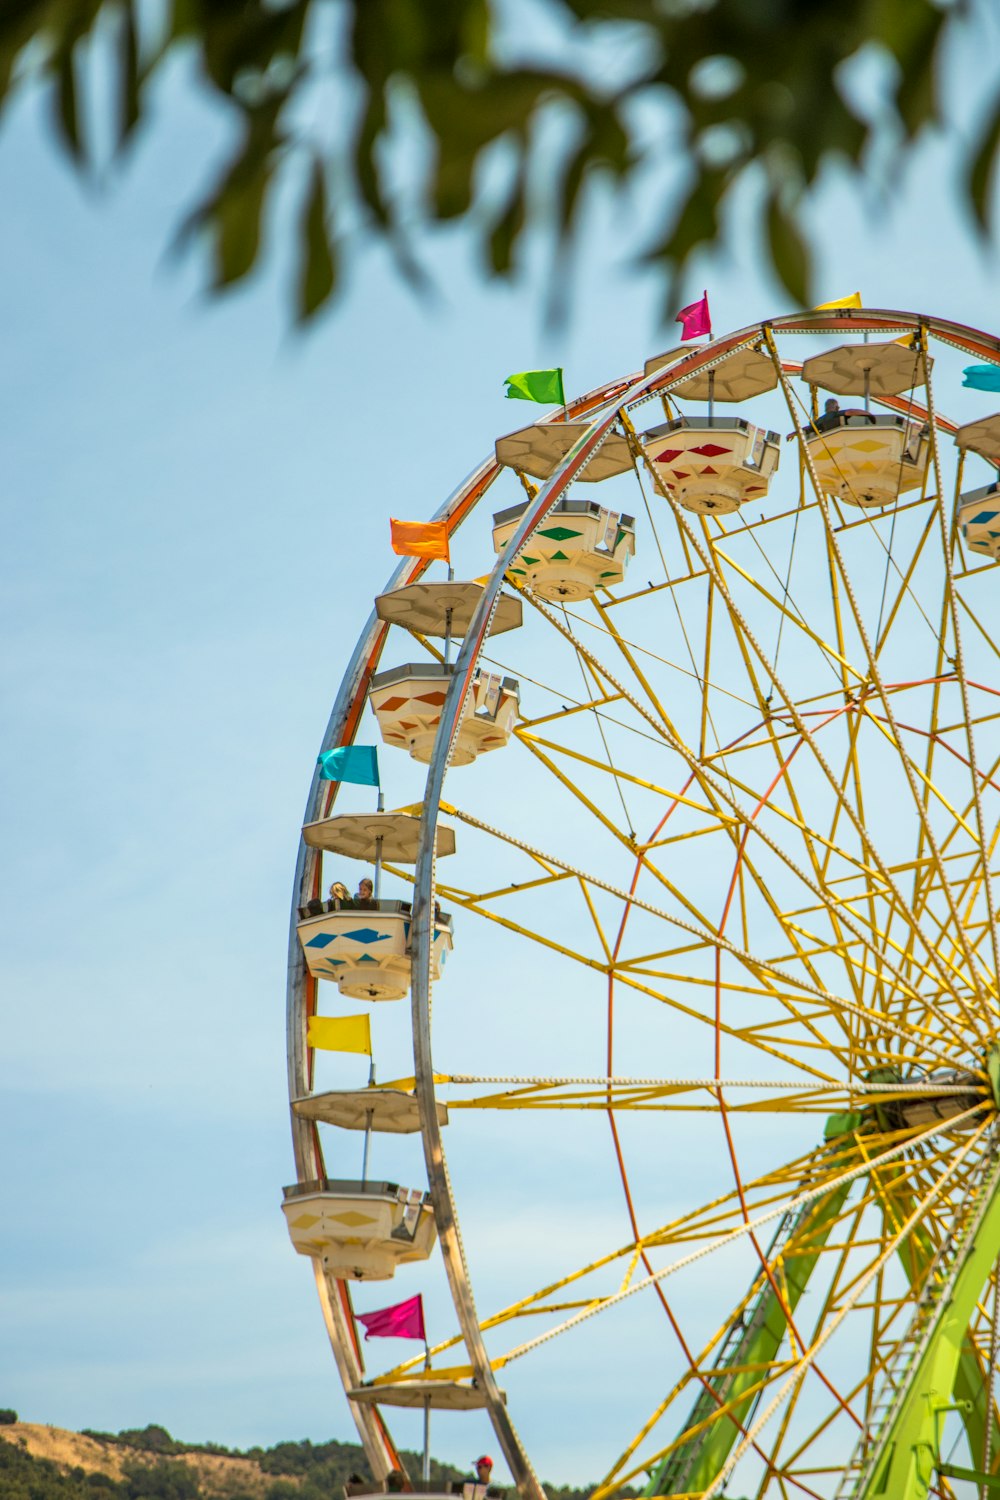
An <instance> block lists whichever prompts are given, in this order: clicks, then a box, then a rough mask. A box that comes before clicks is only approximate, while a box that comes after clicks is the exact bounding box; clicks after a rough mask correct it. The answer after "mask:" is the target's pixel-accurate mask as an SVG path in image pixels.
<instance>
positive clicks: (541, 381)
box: [505, 370, 566, 406]
mask: <svg viewBox="0 0 1000 1500" xmlns="http://www.w3.org/2000/svg"><path fill="white" fill-rule="evenodd" d="M505 384H506V386H507V392H506V394H507V400H508V401H541V402H547V403H549V404H550V405H552V406H565V405H566V393H565V391H564V390H563V372H562V370H522V371H521V373H520V374H519V375H508V376H507V379H506V382H505Z"/></svg>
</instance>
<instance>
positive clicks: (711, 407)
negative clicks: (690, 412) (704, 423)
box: [708, 370, 715, 427]
mask: <svg viewBox="0 0 1000 1500" xmlns="http://www.w3.org/2000/svg"><path fill="white" fill-rule="evenodd" d="M714 415H715V371H714V370H709V372H708V425H709V426H710V427H711V425H712V418H713V416H714Z"/></svg>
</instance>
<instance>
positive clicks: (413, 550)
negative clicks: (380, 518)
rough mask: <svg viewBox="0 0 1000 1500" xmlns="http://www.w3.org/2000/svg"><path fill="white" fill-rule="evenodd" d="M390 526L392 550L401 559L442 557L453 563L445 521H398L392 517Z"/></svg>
mask: <svg viewBox="0 0 1000 1500" xmlns="http://www.w3.org/2000/svg"><path fill="white" fill-rule="evenodd" d="M389 526H390V527H391V530H392V550H393V552H395V553H397V554H398V555H399V556H400V557H440V558H443V560H444V561H445V562H446V563H450V562H451V556H450V554H449V552H448V528H447V526H446V525H445V523H444V521H396V520H394V519H393V518H392V517H390V519H389Z"/></svg>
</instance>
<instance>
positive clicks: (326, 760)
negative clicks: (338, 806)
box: [316, 745, 379, 786]
mask: <svg viewBox="0 0 1000 1500" xmlns="http://www.w3.org/2000/svg"><path fill="white" fill-rule="evenodd" d="M316 764H317V765H318V766H319V768H320V772H319V774H320V778H321V780H323V781H353V782H355V783H356V784H357V785H358V786H378V785H379V779H378V754H377V752H376V749H375V746H374V745H338V747H337V749H336V750H324V751H323V754H322V755H320V756H319V757H318V758H317V761H316Z"/></svg>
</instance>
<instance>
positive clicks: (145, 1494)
mask: <svg viewBox="0 0 1000 1500" xmlns="http://www.w3.org/2000/svg"><path fill="white" fill-rule="evenodd" d="M14 1417H15V1413H14V1412H12V1411H8V1412H0V1495H2V1496H3V1500H341V1496H342V1492H343V1485H344V1484H345V1483H346V1481H347V1480H348V1478H349V1477H350V1476H352V1475H358V1476H360V1477H362V1478H365V1479H367V1478H369V1477H370V1473H371V1471H370V1470H369V1468H368V1464H367V1461H366V1459H365V1456H364V1451H363V1449H362V1448H360V1447H359V1446H358V1445H357V1444H355V1443H335V1442H331V1443H311V1442H309V1441H308V1440H306V1441H303V1442H299V1443H294V1442H290V1443H277V1444H276V1445H275V1446H274V1447H273V1448H249V1449H247V1450H246V1451H245V1452H240V1451H239V1450H236V1449H230V1448H223V1447H222V1446H221V1445H219V1444H216V1443H182V1442H179V1441H177V1439H175V1438H172V1437H171V1436H170V1433H169V1432H167V1430H166V1429H165V1428H163V1427H156V1426H150V1427H144V1428H142V1429H126V1430H125V1431H123V1432H118V1433H110V1432H92V1431H89V1430H85V1431H83V1432H68V1431H66V1430H65V1429H64V1428H61V1427H46V1426H42V1425H40V1424H37V1423H33V1422H18V1421H16V1420H11V1419H12V1418H14ZM402 1458H403V1462H404V1463H405V1465H406V1467H407V1469H408V1471H409V1472H410V1473H411V1474H418V1473H419V1472H420V1457H419V1455H417V1454H415V1453H404V1454H403V1455H402ZM464 1477H465V1476H464V1474H463V1471H462V1470H460V1469H456V1468H453V1467H452V1466H451V1465H450V1464H441V1463H438V1462H437V1460H436V1459H431V1479H432V1480H438V1481H440V1482H441V1484H442V1485H445V1484H447V1483H448V1482H449V1481H450V1480H453V1479H462V1478H464ZM546 1489H547V1490H548V1493H549V1496H550V1497H551V1500H587V1496H588V1495H589V1494H590V1489H589V1488H588V1489H569V1488H566V1487H562V1486H559V1487H557V1486H552V1485H547V1486H546ZM625 1493H627V1494H631V1493H633V1492H631V1491H627V1492H625Z"/></svg>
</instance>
